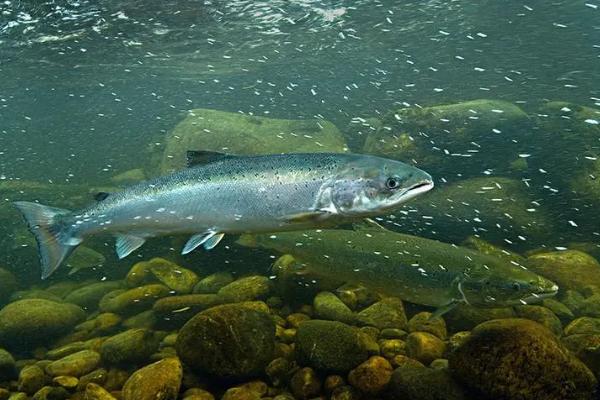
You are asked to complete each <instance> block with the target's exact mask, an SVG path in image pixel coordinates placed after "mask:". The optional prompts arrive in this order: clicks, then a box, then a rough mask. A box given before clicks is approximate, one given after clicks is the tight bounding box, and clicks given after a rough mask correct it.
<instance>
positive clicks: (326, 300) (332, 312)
mask: <svg viewBox="0 0 600 400" xmlns="http://www.w3.org/2000/svg"><path fill="white" fill-rule="evenodd" d="M313 308H314V310H315V315H316V316H317V318H319V319H326V320H330V321H340V322H345V323H348V324H352V323H354V322H356V320H357V318H356V315H355V314H354V313H353V312H352V310H351V309H350V308H348V306H347V305H346V304H344V302H343V301H342V300H340V298H339V297H337V296H336V295H335V294H333V293H331V292H320V293H318V294H317V295H316V296H315V298H314V300H313Z"/></svg>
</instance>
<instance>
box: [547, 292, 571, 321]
mask: <svg viewBox="0 0 600 400" xmlns="http://www.w3.org/2000/svg"><path fill="white" fill-rule="evenodd" d="M542 305H543V306H544V307H546V308H547V309H548V310H550V311H552V312H553V313H554V314H555V315H556V316H557V317H558V319H559V320H560V322H562V323H563V324H568V323H569V322H570V321H571V320H573V319H575V314H573V312H572V311H571V310H570V309H569V307H567V306H566V305H564V304H563V303H561V302H560V301H558V300H556V299H552V298H551V299H544V300H543V301H542Z"/></svg>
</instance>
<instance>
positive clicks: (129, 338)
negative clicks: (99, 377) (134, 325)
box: [100, 329, 159, 364]
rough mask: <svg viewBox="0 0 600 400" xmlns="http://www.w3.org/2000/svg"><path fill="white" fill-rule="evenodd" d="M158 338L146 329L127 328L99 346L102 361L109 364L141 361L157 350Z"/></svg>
mask: <svg viewBox="0 0 600 400" xmlns="http://www.w3.org/2000/svg"><path fill="white" fill-rule="evenodd" d="M158 344H159V340H158V339H157V338H156V337H155V335H154V333H153V332H152V331H150V330H148V329H129V330H127V331H125V332H121V333H119V334H118V335H115V336H112V337H110V338H108V339H106V340H105V341H104V343H102V346H100V355H101V356H102V361H104V362H107V363H109V364H122V363H141V362H144V361H146V360H148V358H149V357H150V356H151V355H152V353H154V352H155V351H157V350H158Z"/></svg>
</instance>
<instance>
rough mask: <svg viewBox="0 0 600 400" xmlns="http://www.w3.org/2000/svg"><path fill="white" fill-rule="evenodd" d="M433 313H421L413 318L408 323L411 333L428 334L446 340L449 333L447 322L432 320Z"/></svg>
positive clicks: (439, 318)
mask: <svg viewBox="0 0 600 400" xmlns="http://www.w3.org/2000/svg"><path fill="white" fill-rule="evenodd" d="M431 315H432V314H431V313H429V312H425V311H423V312H420V313H417V314H415V315H413V316H412V318H411V319H410V320H409V321H408V331H409V332H411V333H412V332H428V333H431V334H432V335H434V336H436V337H438V338H439V339H442V340H446V335H447V334H448V331H447V330H446V322H445V321H444V319H443V318H441V317H437V318H431Z"/></svg>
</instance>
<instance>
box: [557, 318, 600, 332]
mask: <svg viewBox="0 0 600 400" xmlns="http://www.w3.org/2000/svg"><path fill="white" fill-rule="evenodd" d="M564 333H565V336H569V335H576V334H585V333H587V334H600V318H593V317H580V318H577V319H574V320H573V321H571V323H570V324H569V325H567V326H566V327H565V331H564Z"/></svg>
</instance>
